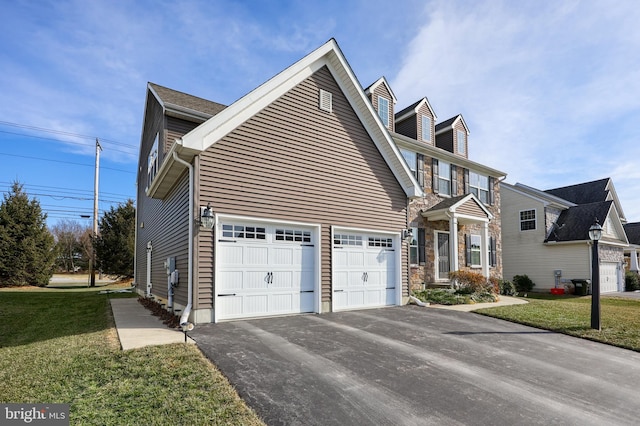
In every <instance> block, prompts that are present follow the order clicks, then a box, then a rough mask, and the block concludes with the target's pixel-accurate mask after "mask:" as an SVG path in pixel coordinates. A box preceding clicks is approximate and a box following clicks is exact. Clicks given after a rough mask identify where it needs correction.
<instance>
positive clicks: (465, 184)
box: [464, 169, 469, 195]
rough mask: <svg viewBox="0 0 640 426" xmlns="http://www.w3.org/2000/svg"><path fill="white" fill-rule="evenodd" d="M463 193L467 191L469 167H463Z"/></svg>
mask: <svg viewBox="0 0 640 426" xmlns="http://www.w3.org/2000/svg"><path fill="white" fill-rule="evenodd" d="M464 193H465V195H466V194H468V193H469V169H464Z"/></svg>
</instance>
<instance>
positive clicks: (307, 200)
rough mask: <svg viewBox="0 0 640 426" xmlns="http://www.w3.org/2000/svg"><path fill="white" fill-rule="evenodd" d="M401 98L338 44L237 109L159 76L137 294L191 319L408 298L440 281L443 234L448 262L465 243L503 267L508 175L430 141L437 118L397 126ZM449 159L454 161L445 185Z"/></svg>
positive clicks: (145, 162) (486, 261) (485, 265)
mask: <svg viewBox="0 0 640 426" xmlns="http://www.w3.org/2000/svg"><path fill="white" fill-rule="evenodd" d="M394 104H395V97H394V96H393V93H392V92H391V89H390V88H389V87H388V83H387V82H386V80H385V79H384V78H382V79H380V80H378V82H376V83H374V85H372V86H370V87H369V88H368V89H366V90H363V88H362V87H361V86H360V84H359V83H358V81H357V79H356V77H355V75H354V74H353V71H352V70H351V68H350V67H349V65H348V63H347V61H346V59H345V58H344V56H343V54H342V52H341V51H340V49H339V47H338V45H337V43H336V42H335V40H333V39H332V40H330V41H329V42H327V43H326V44H324V45H323V46H321V47H320V48H318V49H317V50H315V51H313V52H311V53H310V54H309V55H307V56H305V57H304V58H302V59H301V60H300V61H298V62H296V63H295V64H293V65H292V66H290V67H289V68H287V69H285V70H283V71H282V72H281V73H279V74H278V75H276V76H275V77H273V78H272V79H270V80H269V81H267V82H265V83H264V84H262V85H260V86H259V87H258V88H256V89H255V90H253V91H252V92H250V93H248V94H247V95H245V96H244V97H242V98H241V99H239V100H238V101H236V102H234V103H233V104H232V105H229V106H224V105H220V104H217V103H215V102H210V101H207V100H204V99H201V98H197V97H195V96H191V95H187V94H184V93H181V92H177V91H174V90H171V89H168V88H165V87H162V86H159V85H156V84H153V83H149V84H148V87H147V100H146V107H145V114H144V124H143V132H142V138H141V146H140V158H139V171H138V197H137V219H136V222H137V227H136V260H135V265H136V272H135V282H136V284H137V285H138V288H139V291H140V292H146V293H147V294H148V295H153V296H154V297H156V298H158V299H160V300H161V301H163V302H165V303H167V305H168V306H169V307H170V308H173V309H174V310H176V311H179V312H180V314H181V316H182V318H181V320H182V321H183V322H184V321H186V320H187V319H189V320H190V321H192V322H195V323H204V322H217V321H224V320H231V319H239V318H249V317H257V316H270V315H284V314H297V313H304V312H315V313H322V312H330V311H338V310H348V309H362V308H369V307H379V306H387V305H400V304H403V303H406V302H407V300H408V296H409V283H410V281H411V284H412V285H419V284H421V283H423V282H425V281H431V280H434V278H433V274H434V271H435V266H434V264H433V262H434V260H433V259H434V258H436V257H435V256H434V255H433V254H431V253H432V252H433V250H434V243H433V239H434V238H436V236H437V233H435V231H434V230H435V229H441V230H442V231H443V232H442V233H443V234H445V233H446V234H447V235H448V234H449V232H451V231H453V233H454V237H452V238H450V239H448V241H450V242H448V244H447V246H448V247H450V248H451V250H452V251H453V252H454V253H456V254H457V256H455V257H454V256H452V258H454V260H448V263H446V265H447V268H449V269H450V270H455V269H456V268H457V267H458V266H459V265H463V264H464V263H463V262H464V256H465V241H466V240H465V237H466V236H468V237H469V238H467V240H469V241H468V243H469V244H468V246H467V248H468V252H469V256H468V258H469V259H470V260H471V258H472V256H473V259H474V260H475V263H473V265H471V266H470V267H474V268H477V269H478V270H479V271H483V272H484V273H485V274H486V275H489V274H490V273H491V272H495V271H497V270H498V269H496V268H497V266H491V265H494V264H495V265H499V264H500V260H499V256H497V255H496V254H497V253H498V251H499V243H498V242H499V241H500V236H499V224H498V225H497V229H496V224H495V222H496V217H497V218H499V214H497V213H496V212H498V211H499V207H498V206H499V203H498V201H499V196H498V193H497V192H498V185H497V179H498V178H501V177H503V176H504V174H503V173H501V172H498V171H495V170H493V169H490V168H487V167H485V166H481V165H479V164H476V163H473V162H471V161H469V160H468V159H467V155H466V150H467V148H466V145H464V152H454V151H455V150H454V151H452V152H449V151H447V150H445V149H442V148H439V147H438V146H437V144H434V139H435V140H436V141H437V140H438V139H437V136H438V132H437V130H436V128H435V125H434V118H435V117H433V118H432V120H431V122H430V124H429V132H430V134H431V135H432V137H433V138H434V139H432V140H431V141H430V142H427V143H424V141H422V140H416V139H414V138H411V137H408V136H405V135H402V134H400V133H394V129H395V122H396V121H400V122H404V121H406V120H408V119H409V116H410V115H411V114H410V112H409V113H408V115H407V114H405V115H403V117H399V118H396V115H395V114H394V110H393V105H394ZM421 105H422V104H421ZM420 107H422V106H420ZM454 122H455V123H451V124H452V125H450V126H449V127H447V128H445V129H442V131H441V132H442V135H443V137H447V136H446V135H448V133H447V132H454V127H455V126H460V125H461V123H463V122H462V121H461V117H460V119H458V120H454ZM405 124H406V123H405ZM455 128H456V129H457V127H455ZM424 134H426V133H424ZM466 135H467V133H465V136H464V137H465V139H466ZM464 144H466V141H465V142H464ZM399 146H401V147H402V151H401V149H400V148H399ZM456 146H462V145H460V144H459V143H458V144H457V145H456ZM410 152H413V155H415V156H416V157H418V158H421V160H422V161H423V163H422V165H418V164H417V163H410V164H407V162H406V158H408V157H407V155H409V154H410ZM409 158H413V157H411V156H409ZM438 161H442V162H443V163H441V164H444V163H446V164H451V165H458V168H457V169H455V168H454V169H455V170H457V171H456V173H457V175H456V176H453V175H447V176H444V175H443V176H442V178H441V179H440V180H441V181H442V182H443V183H439V184H438V188H440V189H441V190H440V193H439V194H438V191H434V190H432V189H431V187H432V180H434V179H435V182H439V179H438V177H437V175H433V176H436V177H435V178H434V177H433V176H432V173H431V170H432V167H433V166H434V165H436V164H437V163H438ZM416 167H417V168H418V169H416ZM417 170H420V172H418V171H417ZM441 170H444V166H441ZM471 177H473V179H472V178H471ZM465 179H466V180H465ZM474 179H475V180H474ZM445 181H446V182H450V184H449V186H448V187H447V185H445V184H444V182H445ZM452 181H457V182H459V183H456V184H455V185H454V184H453V183H451V182H452ZM447 188H448V189H447ZM452 188H453V189H452ZM447 191H448V192H447ZM440 203H442V204H440ZM429 209H431V210H429ZM208 215H210V216H212V218H213V219H214V225H213V228H212V229H211V228H207V227H205V226H204V225H205V220H204V219H203V218H202V217H203V216H208ZM498 223H499V222H498ZM409 224H410V226H409ZM411 227H415V228H416V231H415V233H414V236H415V237H416V238H415V239H413V240H410V239H409V238H408V234H409V233H408V229H407V228H411ZM425 231H426V232H425ZM427 234H428V235H427ZM425 235H426V236H425ZM471 235H477V238H476V237H473V239H472V238H471ZM418 241H420V242H421V243H420V244H419V243H418ZM440 242H441V243H442V241H440ZM472 244H474V245H473V247H472ZM497 244H498V245H497ZM425 251H426V253H427V254H425ZM445 251H446V250H444V249H442V255H441V256H440V260H441V263H440V265H445V262H443V261H442V258H443V257H444V253H445ZM459 259H462V260H459ZM414 260H415V262H414ZM410 263H411V265H410ZM463 267H464V266H463ZM419 270H420V271H422V272H421V273H422V276H415V275H416V274H417V273H419V272H420V271H419ZM410 274H411V280H410V279H409V275H410ZM428 274H431V275H428Z"/></svg>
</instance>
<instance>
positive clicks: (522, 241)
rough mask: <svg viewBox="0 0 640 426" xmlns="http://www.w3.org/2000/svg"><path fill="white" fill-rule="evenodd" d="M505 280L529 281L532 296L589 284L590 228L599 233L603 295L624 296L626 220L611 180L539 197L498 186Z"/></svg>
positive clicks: (517, 187)
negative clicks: (599, 228) (524, 278)
mask: <svg viewBox="0 0 640 426" xmlns="http://www.w3.org/2000/svg"><path fill="white" fill-rule="evenodd" d="M501 193H502V247H503V262H504V278H505V279H511V278H513V276H514V275H522V274H526V275H528V276H529V277H530V278H531V279H532V280H533V281H534V282H535V283H536V286H535V288H534V290H538V291H542V290H547V289H551V288H554V287H563V288H570V287H571V284H570V280H571V279H591V246H592V243H591V241H590V240H589V234H588V231H589V228H590V227H591V225H592V224H593V223H594V221H595V219H596V218H597V219H598V221H599V223H600V224H601V226H602V228H603V236H602V239H601V240H600V243H599V246H598V249H599V250H598V251H599V258H600V289H601V292H602V293H607V292H615V291H623V290H624V278H623V271H624V251H625V250H626V249H627V247H628V245H629V241H628V239H627V236H626V234H625V231H624V226H623V225H624V223H626V219H625V217H624V212H623V211H622V206H621V205H620V201H619V199H618V196H617V195H616V192H615V188H614V186H613V182H612V181H611V179H609V178H607V179H601V180H597V181H593V182H585V183H580V184H577V185H570V186H566V187H562V188H555V189H549V190H546V191H541V190H538V189H535V188H532V187H529V186H526V185H523V184H519V183H518V184H515V185H510V184H506V183H502V184H501Z"/></svg>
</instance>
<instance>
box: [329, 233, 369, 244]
mask: <svg viewBox="0 0 640 426" xmlns="http://www.w3.org/2000/svg"><path fill="white" fill-rule="evenodd" d="M333 244H335V245H337V246H362V236H360V235H348V234H335V235H334V236H333Z"/></svg>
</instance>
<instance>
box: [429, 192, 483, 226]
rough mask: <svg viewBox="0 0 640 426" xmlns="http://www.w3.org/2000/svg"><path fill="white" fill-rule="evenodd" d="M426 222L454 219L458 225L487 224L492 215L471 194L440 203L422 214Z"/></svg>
mask: <svg viewBox="0 0 640 426" xmlns="http://www.w3.org/2000/svg"><path fill="white" fill-rule="evenodd" d="M422 216H423V217H425V218H427V220H450V219H451V218H452V217H456V218H457V219H458V222H460V223H465V222H468V223H477V222H489V221H490V220H491V219H493V215H492V214H491V212H489V210H487V208H486V207H485V206H484V204H483V203H482V202H481V201H480V200H479V199H478V197H476V196H475V195H473V194H467V195H459V196H457V197H451V198H448V199H445V200H443V201H441V202H440V203H438V204H436V205H435V206H433V207H431V208H430V209H428V210H425V211H423V212H422Z"/></svg>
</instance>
